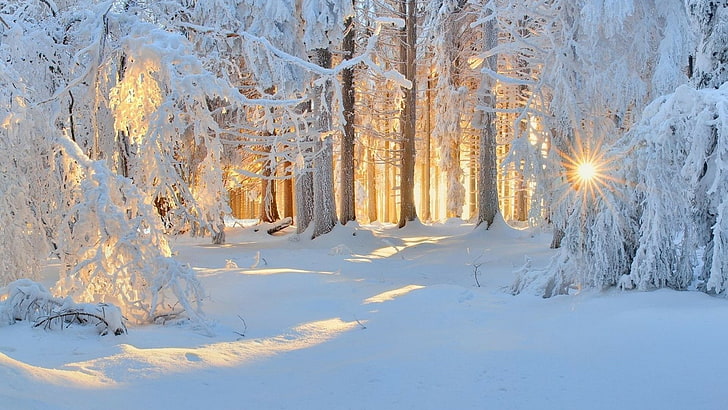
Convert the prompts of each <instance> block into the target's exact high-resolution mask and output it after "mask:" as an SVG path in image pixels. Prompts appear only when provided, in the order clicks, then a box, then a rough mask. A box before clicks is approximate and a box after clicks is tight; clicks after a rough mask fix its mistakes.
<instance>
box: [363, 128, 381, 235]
mask: <svg viewBox="0 0 728 410" xmlns="http://www.w3.org/2000/svg"><path fill="white" fill-rule="evenodd" d="M366 155H367V199H368V201H367V211H368V216H369V222H370V223H371V222H374V221H376V220H377V219H378V218H379V217H378V215H377V195H378V193H377V165H376V163H375V162H374V161H375V160H374V138H373V137H372V136H369V146H368V147H367V153H366Z"/></svg>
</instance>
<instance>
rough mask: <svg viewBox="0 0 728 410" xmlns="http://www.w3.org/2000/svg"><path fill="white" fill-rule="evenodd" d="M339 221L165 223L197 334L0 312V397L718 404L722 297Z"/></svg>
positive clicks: (459, 233) (18, 402)
mask: <svg viewBox="0 0 728 410" xmlns="http://www.w3.org/2000/svg"><path fill="white" fill-rule="evenodd" d="M349 225H350V226H345V227H341V226H339V227H337V228H336V230H335V231H334V232H332V233H331V234H329V235H326V236H324V237H322V238H319V239H316V240H313V241H312V240H309V239H305V237H304V236H301V237H298V236H297V235H295V234H293V233H291V230H292V228H287V229H286V230H284V231H282V232H280V233H279V234H277V235H275V236H272V235H268V234H267V233H266V228H265V227H260V226H249V227H241V226H237V227H233V228H230V231H229V234H228V243H227V244H226V245H222V246H216V245H210V244H209V239H190V238H179V239H175V240H174V241H173V247H174V250H175V252H176V255H177V258H179V259H180V260H182V261H183V262H187V263H190V264H191V265H192V266H193V267H194V268H195V269H196V271H197V272H198V274H199V277H200V279H201V281H202V283H203V285H204V286H205V289H206V292H207V294H208V295H209V297H208V298H207V300H205V304H204V310H205V313H206V315H207V318H208V319H209V320H210V322H211V326H212V328H213V330H214V333H215V335H214V336H212V337H211V336H205V335H203V334H200V333H198V332H196V331H195V330H194V329H193V328H192V327H190V326H188V325H185V324H179V323H178V324H167V325H153V326H143V327H131V328H130V329H129V332H128V334H124V335H121V336H113V335H109V336H99V335H97V334H96V333H95V332H94V331H93V329H89V328H74V327H71V328H68V329H64V330H62V331H46V330H43V329H39V328H32V327H31V326H30V325H29V324H27V323H25V324H24V323H20V324H16V325H13V326H5V327H2V328H0V408H2V409H23V410H25V409H129V408H137V409H617V408H619V409H724V408H726V407H725V406H726V403H728V396H727V395H726V389H725V375H728V360H726V359H725V358H724V357H723V356H722V353H720V352H721V350H722V349H724V348H725V341H726V340H728V301H727V300H725V299H721V298H715V297H711V296H708V295H705V294H702V293H698V292H675V291H670V290H659V291H654V292H636V291H628V292H622V291H617V290H607V291H584V292H578V293H577V294H574V295H570V296H561V297H555V298H551V299H541V298H538V297H534V296H530V295H520V296H512V295H511V294H509V293H508V287H509V285H510V284H511V283H512V281H513V279H514V273H513V272H514V270H517V269H518V268H519V267H520V266H521V265H522V264H523V263H524V257H525V256H526V255H528V256H529V257H530V258H532V260H533V264H534V265H535V266H538V265H544V264H545V263H546V262H547V261H548V258H549V257H550V255H552V253H553V251H552V250H549V249H548V243H549V240H550V236H549V235H547V234H545V233H541V232H537V231H531V230H515V229H511V228H508V227H506V226H503V225H502V224H501V225H499V226H496V227H495V228H494V229H493V230H490V231H483V230H474V229H473V226H472V225H469V224H466V223H462V222H459V221H458V222H454V221H453V222H449V223H444V224H436V225H421V224H413V225H412V226H409V227H407V228H405V229H401V230H399V229H396V228H393V227H391V226H381V225H373V226H358V225H356V224H349ZM476 271H477V280H476V275H475V273H476ZM48 272H51V269H48ZM47 282H48V283H47V284H49V285H50V284H52V283H53V278H52V275H51V274H50V273H49V274H48V277H47Z"/></svg>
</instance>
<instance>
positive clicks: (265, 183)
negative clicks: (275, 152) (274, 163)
mask: <svg viewBox="0 0 728 410" xmlns="http://www.w3.org/2000/svg"><path fill="white" fill-rule="evenodd" d="M263 167H264V168H263V177H262V178H261V179H260V190H261V191H260V192H261V196H262V198H261V201H260V220H261V221H262V222H275V221H277V220H279V219H280V215H278V201H277V200H276V183H275V181H274V180H272V179H270V177H271V170H270V168H268V167H269V163H268V162H267V161H266V163H265V164H264V165H263Z"/></svg>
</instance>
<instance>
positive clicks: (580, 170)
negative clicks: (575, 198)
mask: <svg viewBox="0 0 728 410" xmlns="http://www.w3.org/2000/svg"><path fill="white" fill-rule="evenodd" d="M574 172H575V173H576V178H577V179H579V181H580V182H581V183H582V184H584V183H589V182H590V181H591V180H593V179H594V178H596V177H597V174H598V172H597V166H596V164H594V163H593V162H591V161H584V162H582V163H580V164H578V165H577V166H576V169H575V170H574Z"/></svg>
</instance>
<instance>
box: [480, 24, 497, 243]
mask: <svg viewBox="0 0 728 410" xmlns="http://www.w3.org/2000/svg"><path fill="white" fill-rule="evenodd" d="M484 37H485V44H484V48H485V49H486V50H490V49H492V48H494V47H495V46H496V45H497V41H498V33H497V32H496V28H495V23H494V22H493V21H492V20H491V21H489V22H487V23H486V24H485V36H484ZM484 63H485V64H486V66H487V67H488V68H489V69H490V70H492V71H494V72H497V70H498V57H497V56H496V55H493V56H490V57H488V58H487V59H486V60H485V61H484ZM480 94H481V101H480V105H481V106H483V107H485V111H483V121H482V124H481V126H482V127H483V128H482V130H481V133H480V147H479V152H478V162H479V163H480V169H479V174H478V219H477V222H476V225H477V226H480V225H481V224H483V223H485V228H486V229H488V228H490V226H491V225H492V224H493V221H494V220H495V216H496V214H497V213H498V180H497V178H498V172H497V166H498V164H497V153H496V145H497V140H496V137H497V135H498V132H497V128H496V116H495V113H493V112H491V110H490V109H494V108H495V106H496V94H495V80H494V79H492V78H491V77H489V76H488V75H485V76H484V77H483V83H482V85H481V93H480Z"/></svg>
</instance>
